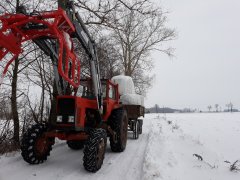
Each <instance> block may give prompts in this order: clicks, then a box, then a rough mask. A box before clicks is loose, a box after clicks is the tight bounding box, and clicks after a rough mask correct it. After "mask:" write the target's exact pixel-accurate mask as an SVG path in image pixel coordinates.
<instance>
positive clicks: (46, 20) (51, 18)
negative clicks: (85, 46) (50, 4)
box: [0, 9, 80, 88]
mask: <svg viewBox="0 0 240 180" xmlns="http://www.w3.org/2000/svg"><path fill="white" fill-rule="evenodd" d="M0 23H1V27H0V61H2V60H3V59H7V64H6V65H5V68H4V71H3V73H2V77H4V76H5V74H6V72H7V70H8V67H9V65H10V64H11V63H12V62H13V61H14V60H15V59H16V58H17V57H18V56H19V54H20V53H22V49H21V45H22V43H23V42H25V41H28V40H34V39H37V38H49V39H56V40H57V41H58V43H59V53H58V72H59V74H60V75H61V76H62V77H63V78H64V80H66V81H68V82H69V83H70V84H71V85H72V86H73V87H74V88H78V86H79V84H80V61H79V60H78V59H77V56H76V54H75V53H74V52H73V48H72V49H69V47H68V46H67V42H66V39H65V38H64V33H68V34H69V35H71V34H72V33H74V32H75V28H74V26H73V24H72V22H71V21H70V20H69V18H68V17H67V15H66V12H65V11H63V10H62V9H58V10H56V11H51V12H43V13H40V14H38V15H31V16H30V15H29V16H28V15H24V14H4V15H2V16H0ZM33 25H38V26H42V28H32V29H31V28H28V27H29V26H33ZM64 50H65V51H66V58H63V51H64ZM6 55H9V56H11V57H10V58H9V56H6ZM63 59H64V61H63ZM70 62H71V64H72V68H71V69H72V71H71V73H69V72H68V71H69V63H70ZM63 67H64V68H63Z"/></svg>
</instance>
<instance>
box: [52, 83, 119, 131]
mask: <svg viewBox="0 0 240 180" xmlns="http://www.w3.org/2000/svg"><path fill="white" fill-rule="evenodd" d="M101 87H102V97H103V102H101V103H102V107H103V109H102V110H101V112H100V113H99V112H98V111H99V110H98V109H97V103H96V97H95V96H94V91H93V86H92V80H91V79H82V80H81V81H80V86H79V88H78V91H77V92H76V93H75V95H64V96H58V97H57V122H56V127H57V128H59V129H64V130H66V129H69V130H77V131H81V130H84V128H93V127H94V128H95V127H96V126H97V125H99V124H101V123H102V122H107V120H108V118H109V117H110V115H111V112H112V110H114V109H117V108H119V107H120V104H119V92H118V85H116V84H114V83H112V82H111V81H110V80H108V79H102V80H101ZM99 114H101V116H99Z"/></svg>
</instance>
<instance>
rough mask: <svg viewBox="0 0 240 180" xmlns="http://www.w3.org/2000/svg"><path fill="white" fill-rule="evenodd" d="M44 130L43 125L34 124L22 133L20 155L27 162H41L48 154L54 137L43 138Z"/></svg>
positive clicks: (45, 129)
mask: <svg viewBox="0 0 240 180" xmlns="http://www.w3.org/2000/svg"><path fill="white" fill-rule="evenodd" d="M46 131H47V128H46V126H45V125H43V124H36V125H34V126H32V127H31V128H30V129H28V131H27V132H26V133H25V134H24V135H23V139H22V144H21V151H22V153H21V155H22V157H23V159H24V160H25V161H26V162H28V163H29V164H40V163H43V162H44V161H46V160H47V156H49V155H50V151H51V150H52V145H53V144H54V140H55V139H54V138H45V137H44V136H43V135H44V133H45V132H46Z"/></svg>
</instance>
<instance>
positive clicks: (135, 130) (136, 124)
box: [133, 120, 139, 139]
mask: <svg viewBox="0 0 240 180" xmlns="http://www.w3.org/2000/svg"><path fill="white" fill-rule="evenodd" d="M133 124H134V128H133V139H138V138H139V122H138V121H137V120H136V121H134V123H133Z"/></svg>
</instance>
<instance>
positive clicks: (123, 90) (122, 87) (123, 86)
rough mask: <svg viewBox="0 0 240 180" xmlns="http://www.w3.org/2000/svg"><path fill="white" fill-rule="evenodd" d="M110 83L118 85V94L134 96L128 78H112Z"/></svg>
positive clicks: (120, 76)
mask: <svg viewBox="0 0 240 180" xmlns="http://www.w3.org/2000/svg"><path fill="white" fill-rule="evenodd" d="M112 82H113V83H115V84H118V87H119V94H120V95H123V94H135V88H134V84H133V80H132V78H131V77H130V76H124V75H119V76H114V77H113V78H112Z"/></svg>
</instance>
